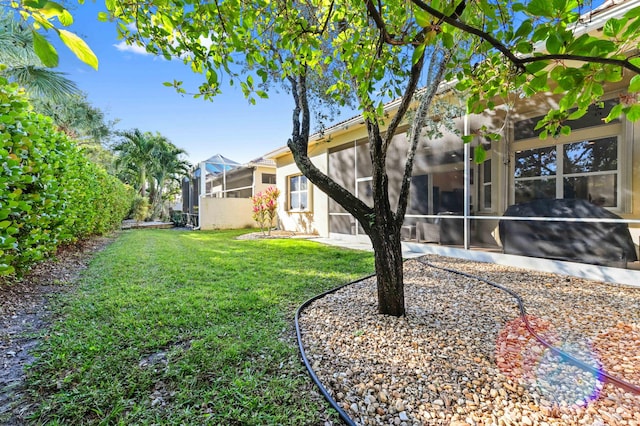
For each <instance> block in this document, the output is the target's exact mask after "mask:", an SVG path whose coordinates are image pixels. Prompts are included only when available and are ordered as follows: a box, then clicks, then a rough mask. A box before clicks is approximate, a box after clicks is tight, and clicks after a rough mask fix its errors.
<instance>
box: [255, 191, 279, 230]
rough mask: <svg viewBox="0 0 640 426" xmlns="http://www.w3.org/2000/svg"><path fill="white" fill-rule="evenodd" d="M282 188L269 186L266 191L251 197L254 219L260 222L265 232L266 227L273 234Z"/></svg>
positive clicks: (259, 224) (261, 228)
mask: <svg viewBox="0 0 640 426" xmlns="http://www.w3.org/2000/svg"><path fill="white" fill-rule="evenodd" d="M279 196H280V190H279V189H278V188H276V187H274V186H270V187H268V188H267V189H266V190H265V191H264V193H263V192H258V193H257V194H256V195H254V196H253V197H251V202H252V203H253V220H255V221H256V222H257V223H258V226H259V227H260V230H261V231H262V233H263V234H264V231H265V229H267V232H268V234H269V235H271V228H272V227H273V219H275V217H276V214H277V211H278V197H279Z"/></svg>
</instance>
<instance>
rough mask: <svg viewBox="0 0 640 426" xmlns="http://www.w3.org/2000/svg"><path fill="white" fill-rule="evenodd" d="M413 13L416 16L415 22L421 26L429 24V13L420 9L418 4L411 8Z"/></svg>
mask: <svg viewBox="0 0 640 426" xmlns="http://www.w3.org/2000/svg"><path fill="white" fill-rule="evenodd" d="M413 13H414V15H415V17H416V23H417V24H418V25H420V26H421V27H422V28H425V27H428V26H429V25H431V15H429V13H427V12H426V11H425V10H423V9H420V8H419V7H418V6H415V7H414V8H413Z"/></svg>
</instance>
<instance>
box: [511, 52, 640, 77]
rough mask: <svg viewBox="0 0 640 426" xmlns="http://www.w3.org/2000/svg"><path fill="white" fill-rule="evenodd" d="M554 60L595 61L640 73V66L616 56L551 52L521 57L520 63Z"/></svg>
mask: <svg viewBox="0 0 640 426" xmlns="http://www.w3.org/2000/svg"><path fill="white" fill-rule="evenodd" d="M553 60H569V61H580V62H595V63H597V64H606V65H617V66H619V67H622V68H626V69H628V70H630V71H633V72H635V73H636V74H640V67H638V66H636V65H633V64H632V63H631V62H629V60H627V59H615V58H600V57H594V56H584V55H571V54H562V53H556V54H553V55H551V54H549V55H539V56H530V57H527V58H519V59H518V62H519V63H520V64H523V65H524V64H529V63H531V62H538V61H553Z"/></svg>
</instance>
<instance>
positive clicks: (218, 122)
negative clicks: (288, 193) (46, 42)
mask: <svg viewBox="0 0 640 426" xmlns="http://www.w3.org/2000/svg"><path fill="white" fill-rule="evenodd" d="M101 10H104V2H103V1H100V0H98V1H97V2H96V3H91V2H87V3H85V4H84V5H82V6H79V7H78V8H74V9H73V10H71V12H72V14H73V16H74V24H73V25H72V26H70V27H69V29H70V30H71V31H73V32H75V33H76V34H78V35H79V36H81V37H82V38H83V39H85V40H86V41H87V43H88V44H89V46H91V48H92V49H93V51H94V52H95V53H96V55H97V56H98V60H99V68H98V71H95V70H94V69H92V68H91V67H89V66H87V65H85V64H83V63H82V62H80V61H79V60H78V59H77V58H75V56H73V54H72V53H70V52H69V51H68V49H66V48H65V47H64V46H60V43H55V44H56V46H57V48H58V53H59V55H60V66H59V68H58V70H59V71H62V72H65V73H67V76H68V77H69V78H70V79H71V80H73V81H75V82H76V83H77V85H78V86H79V87H80V89H81V90H82V91H83V92H85V93H86V94H87V95H88V99H89V101H90V102H91V104H92V105H94V106H96V107H98V108H100V109H101V110H103V111H105V113H106V114H107V117H108V119H119V120H120V121H119V123H118V125H117V127H116V128H117V129H119V130H128V129H133V128H139V129H140V130H142V131H152V132H156V131H158V132H160V133H161V134H162V135H164V136H166V137H168V138H169V139H170V140H171V141H172V142H173V143H174V144H175V145H177V146H178V147H180V148H182V149H184V150H186V151H187V152H188V153H189V160H190V161H191V162H192V163H196V162H198V161H202V160H205V159H207V158H209V157H210V156H212V155H214V154H216V153H220V154H222V155H224V156H226V157H228V158H231V159H232V160H235V161H238V162H240V163H245V162H248V161H250V160H252V159H255V158H257V157H260V156H261V155H263V154H265V153H267V152H269V151H272V150H274V149H276V148H279V147H281V146H284V145H285V144H286V142H287V139H288V138H289V136H290V135H291V116H292V111H293V100H292V98H291V96H290V95H288V94H286V93H284V92H282V91H281V93H279V94H278V93H276V92H275V91H274V90H272V91H270V93H269V95H270V98H269V99H267V100H264V99H260V100H258V101H257V103H256V105H250V104H249V103H248V101H247V100H246V99H245V98H244V97H243V95H242V92H241V91H240V90H238V89H236V88H235V87H230V86H229V85H228V84H224V85H223V87H222V90H223V94H222V95H220V96H218V97H216V98H215V99H214V100H213V101H205V100H202V99H193V98H192V97H191V96H186V95H184V96H183V95H179V94H178V93H176V92H175V90H174V89H173V88H171V87H166V86H163V84H162V83H163V82H165V81H173V80H174V79H176V80H184V81H185V86H187V87H189V86H190V87H197V84H198V83H199V82H201V80H200V79H199V77H200V78H201V76H199V75H197V74H194V73H193V72H191V70H190V68H188V67H187V66H185V65H184V64H182V62H180V61H166V60H164V59H162V58H157V57H154V56H151V55H146V54H143V53H142V52H140V51H139V49H138V52H136V49H133V48H129V49H125V48H124V47H123V44H119V43H121V42H120V41H119V40H117V34H116V30H115V24H113V23H105V22H99V21H98V19H97V16H98V12H99V11H101ZM49 38H50V40H51V41H52V42H56V40H55V38H56V37H54V35H53V34H52V35H51V36H50V37H49ZM190 83H191V84H190Z"/></svg>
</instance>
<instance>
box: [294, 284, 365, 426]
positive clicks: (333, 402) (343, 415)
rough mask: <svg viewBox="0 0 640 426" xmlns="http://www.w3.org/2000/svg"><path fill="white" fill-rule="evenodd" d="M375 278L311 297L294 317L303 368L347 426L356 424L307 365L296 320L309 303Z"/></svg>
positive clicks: (307, 360)
mask: <svg viewBox="0 0 640 426" xmlns="http://www.w3.org/2000/svg"><path fill="white" fill-rule="evenodd" d="M375 276H376V275H375V274H372V275H368V276H366V277H363V278H360V279H357V280H355V281H351V282H349V283H346V284H343V285H341V286H338V287H336V288H333V289H331V290H328V291H325V292H324V293H321V294H319V295H317V296H313V297H312V298H311V299H309V300H307V301H306V302H304V303H303V304H302V305H300V307H299V308H298V310H297V311H296V316H295V324H296V336H297V338H298V349H299V350H300V355H301V356H302V362H304V366H305V367H306V368H307V371H308V372H309V376H311V379H312V380H313V382H314V383H315V384H316V386H317V387H318V389H320V392H321V393H322V395H323V396H324V398H325V399H326V400H327V402H329V404H330V405H331V407H332V408H333V409H334V410H336V411H337V412H338V414H339V415H340V418H341V419H342V420H343V421H344V422H345V423H346V424H347V425H349V426H357V423H356V422H354V421H353V419H351V417H349V415H348V414H347V413H346V411H344V409H343V408H342V407H340V405H339V404H338V403H337V402H336V400H335V399H333V397H332V396H331V395H330V394H329V391H327V389H326V388H325V387H324V386H323V385H322V383H321V382H320V379H319V378H318V376H317V375H316V373H315V371H313V368H312V367H311V364H310V363H309V359H308V358H307V354H306V352H305V350H304V347H303V346H302V333H301V332H300V324H299V322H298V319H299V317H300V313H301V312H302V311H303V310H304V309H305V308H306V307H307V306H309V305H310V304H311V303H313V302H315V301H316V300H318V299H321V298H323V297H325V296H327V295H329V294H331V293H335V292H336V291H338V290H340V289H341V288H344V287H346V286H348V285H352V284H356V283H359V282H361V281H364V280H368V279H369V278H372V277H375Z"/></svg>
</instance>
